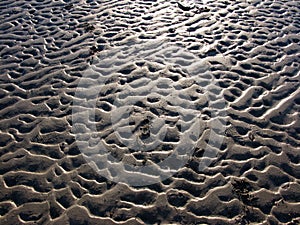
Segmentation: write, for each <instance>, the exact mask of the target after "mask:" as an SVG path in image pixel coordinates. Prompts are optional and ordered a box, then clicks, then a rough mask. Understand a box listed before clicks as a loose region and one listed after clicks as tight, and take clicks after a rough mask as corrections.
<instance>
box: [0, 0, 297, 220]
mask: <svg viewBox="0 0 300 225" xmlns="http://www.w3.org/2000/svg"><path fill="white" fill-rule="evenodd" d="M0 9H1V10H0V11H1V15H0V21H1V24H0V56H1V57H0V87H1V88H0V96H1V98H0V119H1V122H0V130H1V133H0V190H1V191H0V224H170V223H171V224H197V223H205V224H298V223H299V220H300V215H299V210H297V209H298V208H299V202H300V197H299V196H300V183H299V176H300V175H299V174H300V173H299V159H300V158H299V149H300V137H299V134H300V123H299V107H300V97H299V75H300V73H299V63H300V62H299V49H300V48H299V44H300V43H299V40H300V37H299V21H300V20H299V17H300V8H299V4H298V2H297V1H284V0H281V1H268V0H266V1H255V0H248V1H234V2H230V1H226V0H218V1H206V4H202V3H201V2H200V1H196V7H195V8H192V9H191V10H188V11H183V10H181V9H180V8H179V7H178V5H177V1H162V0H156V1H147V0H138V1H134V2H133V1H108V0H107V1H84V0H80V1H79V0H78V1H43V2H40V1H33V0H32V1H23V0H20V1H13V0H4V1H1V2H0ZM157 38H164V39H168V40H169V42H170V43H172V44H173V45H176V46H180V47H182V48H184V49H185V50H187V51H189V52H190V53H193V54H194V55H195V56H197V57H198V58H199V59H201V60H203V61H205V62H206V63H208V64H209V70H210V73H211V75H212V77H213V78H214V79H215V80H216V81H217V83H218V85H219V87H220V88H221V94H222V95H223V96H224V99H225V100H226V105H225V107H224V110H226V120H227V123H226V132H224V137H223V138H224V141H223V142H222V145H221V146H220V148H214V144H213V143H212V142H211V143H210V144H209V146H210V150H211V151H212V155H214V157H212V158H211V159H210V160H212V161H211V164H210V165H209V167H207V168H206V169H205V170H199V164H200V162H201V160H203V158H205V157H203V154H204V152H203V148H205V146H204V145H205V143H208V142H209V136H210V132H209V130H208V129H204V130H203V131H202V130H201V135H199V137H198V138H199V140H198V141H200V142H199V143H202V144H199V146H196V147H195V151H194V153H193V155H192V157H190V159H189V161H188V162H187V163H186V165H185V166H184V167H183V168H181V169H179V170H178V172H177V173H175V174H174V175H173V176H172V177H170V178H168V179H167V180H164V181H162V182H160V183H157V184H152V185H149V186H145V187H129V186H128V185H125V184H122V183H118V184H117V183H114V182H111V181H109V180H107V179H106V178H103V177H101V176H99V174H97V173H96V172H95V170H93V169H92V167H90V166H89V165H88V164H87V162H86V161H85V159H84V157H83V155H82V152H81V151H80V148H79V147H78V143H77V141H76V139H75V136H74V133H72V110H73V109H74V108H73V100H74V96H75V92H76V88H77V86H78V84H79V82H80V78H81V77H82V75H83V72H84V71H86V69H87V68H89V67H90V66H91V65H94V63H95V61H96V59H97V56H101V54H104V53H105V52H111V51H113V50H114V49H117V48H118V47H120V46H121V47H122V46H124V45H125V44H126V43H128V41H130V39H134V40H142V41H148V40H155V39H157ZM134 63H136V64H135V66H134V68H130V67H129V69H128V68H127V69H126V70H121V73H120V74H119V76H116V78H114V79H115V80H113V79H112V80H110V81H108V83H107V91H108V92H109V91H111V90H112V91H113V90H116V89H118V88H120V87H121V86H122V84H123V85H127V87H128V88H132V90H138V88H139V87H140V86H142V85H145V84H147V82H148V83H149V80H147V75H149V71H150V72H151V71H152V72H151V73H153V74H155V71H160V70H163V69H165V68H159V67H158V66H157V67H155V66H154V65H155V64H154V63H150V62H147V61H146V62H145V67H144V68H145V71H146V76H143V77H139V76H137V77H135V79H133V80H130V79H131V78H132V77H134V70H132V69H137V68H138V69H137V70H138V71H139V72H140V71H141V69H140V68H139V66H138V65H140V64H139V62H134ZM107 67H109V66H108V65H107ZM174 71H175V72H174ZM165 72H167V77H165V78H166V79H168V82H169V83H170V84H171V85H173V84H174V83H175V84H176V83H180V84H181V85H182V87H181V89H184V90H189V88H191V87H193V86H189V82H188V79H187V78H185V77H184V72H182V71H180V70H176V68H175V69H174V68H170V69H169V70H168V71H165ZM179 72H180V73H179ZM137 74H138V73H137ZM170 74H173V75H172V76H171V75H170ZM174 74H175V75H174ZM178 74H179V75H178ZM168 76H169V77H168ZM162 78H163V77H162ZM162 78H161V79H162ZM210 79H211V77H206V76H204V75H203V82H204V83H203V84H205V82H209V81H210ZM185 82H186V83H185ZM169 83H168V84H169ZM184 85H186V86H187V88H186V89H185V88H184ZM162 90H163V88H162ZM166 90H167V89H166ZM190 91H192V90H190ZM199 92H200V93H198V94H199V96H201V95H202V94H203V93H201V91H200V90H199ZM162 93H163V92H162ZM217 94H218V93H217ZM127 95H128V94H127ZM100 97H101V99H100V100H101V101H99V102H98V107H99V112H101V113H99V115H100V116H99V117H97V116H96V117H95V120H97V119H99V120H101V119H102V123H101V124H99V126H98V127H97V129H98V130H101V131H102V132H101V135H103V138H104V141H105V144H106V145H107V146H113V145H115V143H113V141H115V140H118V139H117V138H116V137H114V135H115V133H113V131H114V130H113V129H112V127H111V121H110V120H109V119H107V120H106V118H105V117H104V116H103V115H105V114H107V113H108V112H109V111H110V110H111V108H113V107H114V105H113V102H112V101H111V98H112V97H114V93H110V94H108V93H104V94H103V96H100ZM155 97H157V96H149V99H148V100H149V102H148V103H147V104H148V106H151V105H152V108H153V109H155V110H157V112H156V111H155V110H153V111H152V113H154V112H156V113H157V114H158V115H160V113H165V114H167V119H168V120H167V121H168V123H169V124H168V125H169V126H170V127H171V128H172V126H173V128H174V124H175V123H176V110H177V109H176V110H174V108H172V107H170V106H169V107H170V108H168V107H165V108H163V109H164V111H159V110H162V109H160V108H159V107H158V106H157V105H156V99H155ZM192 97H193V96H192ZM192 97H191V100H193V99H194V98H192ZM194 97H197V96H194ZM207 104H208V103H207V102H206V101H205V99H201V98H199V99H197V104H196V109H199V112H200V111H201V110H202V111H201V115H202V117H201V118H202V119H203V121H205V123H206V122H207V123H209V122H210V121H212V119H213V118H212V117H211V114H210V112H209V108H208V107H207ZM216 107H217V105H216ZM141 108H142V107H140V106H138V107H137V112H136V113H137V114H136V115H137V116H136V117H137V119H138V117H139V115H141V112H139V110H141ZM148 108H149V109H150V107H148ZM168 114H169V115H168ZM221 116H222V115H221ZM103 118H104V119H103ZM158 122H159V121H158ZM157 126H158V127H160V126H159V124H158V125H157ZM170 127H169V128H170ZM154 128H155V126H154ZM82 129H85V128H84V127H83V128H82ZM153 131H154V130H153ZM177 131H178V130H177ZM177 131H176V129H175V128H174V129H173V133H172V132H171V133H170V134H172V135H173V137H171V140H174V139H175V140H177V139H176V134H177ZM154 133H155V132H154ZM146 134H147V132H146ZM89 139H90V137H89V136H88V135H87V137H86V140H83V141H88V140H89ZM171 142H172V141H171ZM167 143H168V142H166V145H165V146H164V151H172V149H173V146H172V145H171V144H167ZM121 148H123V149H124V151H126V150H128V149H126V146H125V147H124V146H121ZM158 152H159V153H161V151H158ZM215 153H217V154H215ZM115 154H116V155H115V157H116V158H117V159H121V156H120V155H118V154H120V153H119V151H117V152H115ZM132 155H134V154H132ZM136 155H137V156H136V158H134V160H135V161H136V162H138V163H144V161H143V160H144V158H143V157H144V155H143V154H141V155H138V154H136ZM160 157H163V156H162V155H160ZM161 159H162V158H159V157H158V156H157V157H156V158H155V157H153V158H152V160H154V161H155V160H157V161H159V160H161ZM131 162H132V161H130V163H131Z"/></svg>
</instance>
